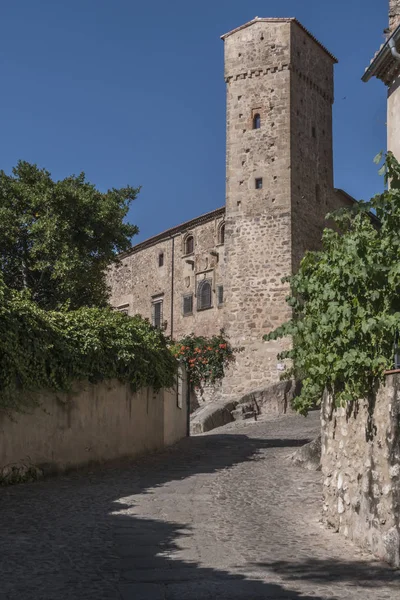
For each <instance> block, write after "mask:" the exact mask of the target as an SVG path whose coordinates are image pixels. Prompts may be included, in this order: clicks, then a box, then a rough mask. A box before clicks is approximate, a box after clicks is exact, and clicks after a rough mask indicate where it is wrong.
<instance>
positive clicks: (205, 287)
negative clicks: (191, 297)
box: [197, 279, 212, 310]
mask: <svg viewBox="0 0 400 600" xmlns="http://www.w3.org/2000/svg"><path fill="white" fill-rule="evenodd" d="M211 300H212V288H211V280H210V279H203V281H200V283H199V286H198V288H197V310H204V309H205V308H211V306H212V302H211Z"/></svg>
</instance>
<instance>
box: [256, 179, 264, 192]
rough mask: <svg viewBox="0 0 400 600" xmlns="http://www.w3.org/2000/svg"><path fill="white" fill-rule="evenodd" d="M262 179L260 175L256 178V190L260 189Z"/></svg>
mask: <svg viewBox="0 0 400 600" xmlns="http://www.w3.org/2000/svg"><path fill="white" fill-rule="evenodd" d="M262 186H263V180H262V177H258V178H257V179H256V190H262Z"/></svg>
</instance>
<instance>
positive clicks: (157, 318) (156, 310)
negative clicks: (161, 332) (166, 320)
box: [151, 300, 163, 329]
mask: <svg viewBox="0 0 400 600" xmlns="http://www.w3.org/2000/svg"><path fill="white" fill-rule="evenodd" d="M162 315H163V301H162V300H157V301H155V302H153V303H152V305H151V322H152V324H153V326H154V327H157V328H158V329H161V324H162Z"/></svg>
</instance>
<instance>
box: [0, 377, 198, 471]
mask: <svg viewBox="0 0 400 600" xmlns="http://www.w3.org/2000/svg"><path fill="white" fill-rule="evenodd" d="M41 402H42V404H41V406H40V407H39V408H36V409H35V410H34V411H33V412H32V413H28V414H15V415H13V418H12V419H10V418H9V417H8V416H6V415H4V414H2V415H0V471H1V469H2V468H4V467H7V466H9V465H19V464H29V465H30V464H32V465H34V466H36V467H39V468H41V469H43V470H44V471H45V472H46V471H49V472H59V471H64V470H66V469H69V468H72V467H78V466H82V465H85V464H89V463H91V462H101V461H105V460H112V459H118V458H121V457H134V456H137V455H139V454H143V453H146V452H152V451H155V450H160V449H161V448H163V447H164V446H167V445H170V444H173V443H174V442H176V441H178V440H179V439H181V438H183V437H185V436H186V434H187V418H186V417H187V404H186V380H185V379H181V380H180V382H179V385H178V386H177V389H176V390H161V391H160V392H157V393H156V392H154V391H153V390H151V389H148V388H147V389H142V390H140V391H139V392H137V393H132V391H131V390H130V386H129V385H124V384H121V383H119V382H118V381H108V382H104V383H101V384H98V385H91V384H86V385H84V384H79V385H77V387H76V393H74V394H69V395H58V396H56V395H54V394H43V395H41Z"/></svg>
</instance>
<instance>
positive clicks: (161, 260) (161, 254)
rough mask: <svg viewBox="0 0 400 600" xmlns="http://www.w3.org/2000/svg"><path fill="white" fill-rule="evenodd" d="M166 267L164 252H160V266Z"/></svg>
mask: <svg viewBox="0 0 400 600" xmlns="http://www.w3.org/2000/svg"><path fill="white" fill-rule="evenodd" d="M163 265H164V252H160V254H159V255H158V266H159V267H162V266H163Z"/></svg>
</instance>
